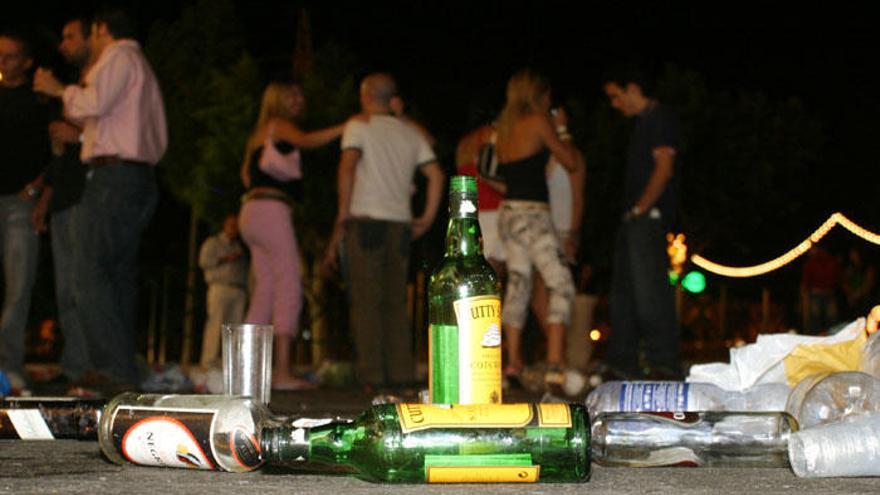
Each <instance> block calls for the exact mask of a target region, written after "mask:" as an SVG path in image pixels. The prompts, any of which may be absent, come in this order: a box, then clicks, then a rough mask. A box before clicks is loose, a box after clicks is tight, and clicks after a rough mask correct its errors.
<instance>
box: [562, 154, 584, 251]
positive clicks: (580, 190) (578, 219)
mask: <svg viewBox="0 0 880 495" xmlns="http://www.w3.org/2000/svg"><path fill="white" fill-rule="evenodd" d="M577 159H578V160H579V161H580V162H581V166H580V167H578V168H577V169H576V170H572V171H571V172H569V184H570V186H571V227H570V228H569V237H568V239H566V245H565V246H563V248H564V249H565V255H566V257H567V258H568V259H569V261H574V260H575V259H577V250H578V244H579V243H580V239H581V224H582V222H583V219H584V204H585V203H586V201H585V191H584V187H585V185H586V182H587V168H586V166H585V165H584V164H583V163H584V157H583V155H582V154H581V153H580V152H578V153H577Z"/></svg>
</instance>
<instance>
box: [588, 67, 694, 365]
mask: <svg viewBox="0 0 880 495" xmlns="http://www.w3.org/2000/svg"><path fill="white" fill-rule="evenodd" d="M644 87H645V83H644V81H643V80H642V79H641V77H640V76H638V75H637V74H636V73H623V74H621V75H618V76H613V77H609V78H608V79H606V83H605V86H604V89H605V94H606V95H607V96H608V99H609V100H610V102H611V106H612V107H614V108H615V109H617V110H618V111H620V112H621V113H622V114H623V115H624V116H625V117H634V118H635V119H636V122H635V127H634V128H633V131H632V135H631V136H630V142H629V147H628V149H627V160H626V179H625V181H626V182H625V187H624V207H625V211H624V214H623V223H622V225H621V226H620V230H619V231H618V233H617V239H616V243H615V254H614V268H613V270H614V271H613V274H612V276H613V279H612V283H611V296H610V306H611V308H610V309H611V335H610V337H609V340H608V352H607V356H606V361H607V364H608V366H609V368H610V369H611V370H612V372H613V374H616V375H618V376H619V377H620V378H641V375H642V370H640V368H639V363H638V349H639V340H640V339H642V338H643V339H645V343H646V350H647V353H646V357H647V360H648V362H649V364H650V370H649V372H648V375H649V376H648V377H649V378H653V379H680V378H681V376H682V370H681V364H680V362H679V332H678V321H677V317H676V314H675V292H674V290H673V288H672V287H671V286H670V285H669V282H668V281H667V268H668V265H669V260H668V258H667V255H666V235H665V232H666V229H667V228H669V226H670V225H671V223H672V221H673V218H674V216H675V214H676V211H675V209H676V208H675V207H676V202H677V197H676V195H677V191H678V180H679V175H680V174H679V173H677V170H676V155H677V153H678V151H679V147H680V145H679V123H678V117H677V115H676V114H675V112H674V111H673V110H672V109H671V108H669V107H666V106H664V105H662V104H660V103H659V102H657V101H656V100H654V99H652V98H649V97H648V96H646V94H645V92H644Z"/></svg>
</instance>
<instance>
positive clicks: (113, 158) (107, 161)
mask: <svg viewBox="0 0 880 495" xmlns="http://www.w3.org/2000/svg"><path fill="white" fill-rule="evenodd" d="M120 164H124V165H138V166H144V167H149V166H150V164H149V163H147V162H139V161H135V160H126V159H125V158H122V157H120V156H118V155H102V156H93V157H92V158H91V159H90V160H89V162H88V165H89V166H90V167H104V166H106V165H120Z"/></svg>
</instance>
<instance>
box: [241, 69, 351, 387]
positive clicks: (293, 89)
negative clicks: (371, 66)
mask: <svg viewBox="0 0 880 495" xmlns="http://www.w3.org/2000/svg"><path fill="white" fill-rule="evenodd" d="M304 106H305V98H304V97H303V92H302V88H300V87H299V86H298V85H296V84H288V83H281V82H273V83H270V84H269V85H268V86H267V87H266V90H265V91H264V92H263V100H262V104H261V106H260V116H259V119H258V120H257V124H256V125H255V126H254V130H253V132H251V135H250V137H249V138H248V141H247V147H246V149H245V156H244V163H243V164H242V167H241V179H242V182H244V186H245V188H246V189H247V192H246V193H245V196H244V205H243V206H242V209H241V213H240V215H239V225H240V230H241V237H242V239H243V240H244V241H245V243H246V244H247V245H248V247H249V248H250V250H251V260H252V262H251V267H252V270H253V273H254V278H255V282H256V284H255V287H254V293H253V295H252V297H251V302H250V305H249V306H248V312H247V316H246V317H245V321H246V322H247V323H258V324H269V323H271V324H272V325H273V326H274V328H275V341H274V343H273V347H274V356H273V360H272V362H273V363H274V364H273V368H274V369H273V371H272V388H274V389H279V390H296V389H302V388H306V387H307V386H308V385H309V384H308V383H307V382H305V381H303V380H300V379H298V378H296V377H295V376H294V375H293V374H292V373H291V371H290V348H291V343H292V341H293V339H294V338H295V337H296V334H297V332H298V331H299V314H300V311H301V309H302V287H301V281H300V270H299V250H298V247H297V242H296V235H295V234H294V230H293V221H292V217H291V208H292V207H293V206H294V203H295V201H296V200H298V199H300V193H301V187H302V185H301V172H300V163H299V148H315V147H318V146H322V145H324V144H327V143H329V142H330V141H333V140H334V139H336V138H337V137H339V136H340V135H341V134H342V125H337V126H333V127H328V128H326V129H321V130H318V131H313V132H304V131H302V130H301V129H300V128H299V126H298V125H297V123H296V121H297V118H298V117H299V116H300V114H301V113H302V111H303V108H304ZM270 146H271V148H268V147H270ZM267 148H268V149H267Z"/></svg>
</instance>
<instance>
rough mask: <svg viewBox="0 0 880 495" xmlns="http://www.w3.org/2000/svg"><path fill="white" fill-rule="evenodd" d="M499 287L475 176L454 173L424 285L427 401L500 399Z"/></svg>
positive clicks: (497, 401)
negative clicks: (436, 254) (485, 242)
mask: <svg viewBox="0 0 880 495" xmlns="http://www.w3.org/2000/svg"><path fill="white" fill-rule="evenodd" d="M500 293H501V290H500V286H499V284H498V276H497V275H496V274H495V271H494V270H493V269H492V267H491V266H489V263H487V262H486V259H485V258H484V257H483V246H482V236H481V235H480V223H479V221H478V220H477V181H476V180H475V179H474V178H473V177H467V176H455V177H453V178H452V179H451V180H450V183H449V226H448V228H447V230H446V252H445V254H444V255H443V261H442V262H441V264H440V266H438V267H437V268H436V269H435V270H434V273H433V274H432V275H431V281H430V285H429V287H428V301H429V303H428V304H429V308H428V313H429V315H428V318H429V322H430V327H429V330H428V332H429V335H428V359H429V367H428V369H429V377H428V386H429V389H430V395H431V402H432V403H435V404H500V403H501V298H500Z"/></svg>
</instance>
